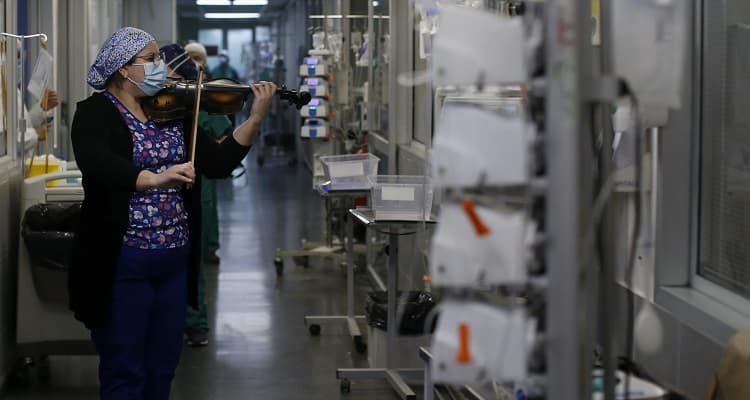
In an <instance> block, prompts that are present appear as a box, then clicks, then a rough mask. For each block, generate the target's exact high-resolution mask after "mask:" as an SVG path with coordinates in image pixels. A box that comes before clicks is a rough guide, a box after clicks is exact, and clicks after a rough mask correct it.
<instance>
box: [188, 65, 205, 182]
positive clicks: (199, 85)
mask: <svg viewBox="0 0 750 400" xmlns="http://www.w3.org/2000/svg"><path fill="white" fill-rule="evenodd" d="M202 88H203V67H202V66H199V67H198V82H197V86H196V87H195V105H194V106H193V131H192V133H191V135H190V143H191V146H190V162H191V163H193V167H195V148H196V147H198V142H197V140H198V113H199V112H200V107H201V89H202Z"/></svg>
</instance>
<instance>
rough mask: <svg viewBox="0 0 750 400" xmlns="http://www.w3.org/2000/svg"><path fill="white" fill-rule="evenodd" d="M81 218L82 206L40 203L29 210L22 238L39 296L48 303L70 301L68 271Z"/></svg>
mask: <svg viewBox="0 0 750 400" xmlns="http://www.w3.org/2000/svg"><path fill="white" fill-rule="evenodd" d="M80 216H81V204H80V203H74V204H37V205H34V206H31V207H29V208H28V209H27V210H26V212H25V213H24V216H23V221H22V222H21V237H22V238H23V241H24V243H25V245H26V249H27V250H28V260H29V263H30V265H28V266H22V267H28V268H31V274H32V277H33V280H34V286H35V288H36V291H37V294H38V295H39V297H40V298H41V299H42V300H44V301H48V302H55V303H64V304H66V303H67V301H68V290H67V282H68V269H69V267H70V257H71V254H72V250H73V238H74V237H75V231H76V229H77V227H78V223H79V221H80Z"/></svg>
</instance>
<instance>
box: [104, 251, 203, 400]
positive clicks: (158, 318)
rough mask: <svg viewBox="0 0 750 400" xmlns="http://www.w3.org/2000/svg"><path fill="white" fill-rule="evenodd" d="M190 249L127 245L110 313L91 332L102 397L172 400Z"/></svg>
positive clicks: (117, 276) (120, 264) (180, 340)
mask: <svg viewBox="0 0 750 400" xmlns="http://www.w3.org/2000/svg"><path fill="white" fill-rule="evenodd" d="M188 249H189V247H188V246H185V247H181V248H177V249H159V250H141V249H137V248H133V247H128V246H123V248H122V255H121V256H120V261H119V264H118V265H117V271H116V276H115V283H114V289H113V291H112V305H111V314H110V317H109V319H108V321H106V322H105V323H104V324H103V325H102V326H101V327H98V328H96V329H94V330H93V331H92V332H91V337H92V339H93V341H94V344H95V345H96V350H97V352H98V353H99V383H100V396H101V400H167V399H168V398H169V390H170V385H171V383H172V379H173V378H174V372H175V369H176V368H177V364H178V362H179V360H180V352H181V350H182V335H183V331H184V327H185V309H186V305H187V264H188V252H189V250H188Z"/></svg>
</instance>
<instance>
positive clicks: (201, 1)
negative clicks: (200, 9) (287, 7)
mask: <svg viewBox="0 0 750 400" xmlns="http://www.w3.org/2000/svg"><path fill="white" fill-rule="evenodd" d="M195 4H197V5H199V6H229V5H232V2H230V1H229V0H196V2H195ZM267 4H268V0H234V5H235V6H265V5H267Z"/></svg>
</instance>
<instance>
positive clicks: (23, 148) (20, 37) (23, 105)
mask: <svg viewBox="0 0 750 400" xmlns="http://www.w3.org/2000/svg"><path fill="white" fill-rule="evenodd" d="M0 36H4V37H9V38H14V39H16V40H17V42H18V43H20V46H18V43H17V44H16V46H17V48H19V49H20V56H19V58H20V60H21V61H22V63H21V86H23V85H24V82H25V81H26V79H25V76H24V65H23V59H24V56H25V54H24V42H23V41H24V40H26V39H33V38H40V39H39V40H40V42H41V43H42V45H44V44H46V43H47V35H46V34H44V33H35V34H33V35H15V34H12V33H7V32H0ZM20 107H21V118H19V120H18V129H19V130H20V131H21V176H23V177H25V176H26V171H25V169H26V160H25V158H26V154H25V153H26V88H24V87H21V105H20ZM31 162H32V163H33V162H34V160H33V159H32V160H31Z"/></svg>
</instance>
